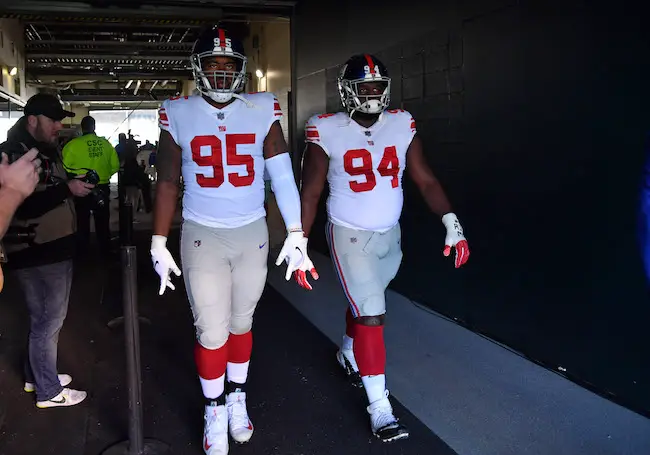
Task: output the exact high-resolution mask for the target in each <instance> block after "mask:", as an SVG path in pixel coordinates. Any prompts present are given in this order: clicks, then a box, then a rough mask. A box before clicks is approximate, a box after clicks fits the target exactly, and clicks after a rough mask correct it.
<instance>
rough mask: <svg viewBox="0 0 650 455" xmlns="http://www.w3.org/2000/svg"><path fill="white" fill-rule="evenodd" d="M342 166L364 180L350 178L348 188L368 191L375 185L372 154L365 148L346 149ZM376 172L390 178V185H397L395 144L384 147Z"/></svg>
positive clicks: (356, 190)
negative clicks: (361, 176)
mask: <svg viewBox="0 0 650 455" xmlns="http://www.w3.org/2000/svg"><path fill="white" fill-rule="evenodd" d="M343 168H344V169H345V172H347V173H348V174H350V175H352V176H360V175H363V176H364V177H365V181H362V182H360V181H357V180H350V189H351V190H352V191H354V192H355V193H362V192H364V191H370V190H372V189H373V188H374V187H375V186H377V178H376V177H375V171H374V166H373V163H372V155H371V154H370V152H369V151H368V150H366V149H354V150H348V151H347V152H345V155H343ZM377 172H379V175H381V176H382V177H390V178H391V182H390V183H391V186H392V187H393V188H397V187H398V186H399V177H398V175H399V158H398V157H397V148H396V147H395V146H390V147H386V148H385V149H384V156H382V158H381V161H380V162H379V166H378V167H377Z"/></svg>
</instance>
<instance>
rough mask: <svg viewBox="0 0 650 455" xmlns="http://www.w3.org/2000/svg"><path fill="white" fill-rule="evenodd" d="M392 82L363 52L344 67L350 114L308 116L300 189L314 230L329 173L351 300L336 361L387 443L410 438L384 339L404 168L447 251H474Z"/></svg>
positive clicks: (300, 276) (339, 264)
mask: <svg viewBox="0 0 650 455" xmlns="http://www.w3.org/2000/svg"><path fill="white" fill-rule="evenodd" d="M390 83H391V80H390V78H389V77H388V72H387V71H386V68H385V67H384V65H383V64H382V63H381V62H380V61H379V60H377V58H375V57H373V56H371V55H356V56H353V57H352V58H350V59H349V60H348V61H347V62H346V63H345V65H344V66H343V68H342V69H341V72H340V74H339V78H338V87H339V92H340V95H341V101H342V103H343V106H344V107H345V109H346V110H347V113H343V112H341V113H337V114H324V115H318V116H314V117H312V118H311V119H310V120H309V121H308V122H307V126H306V130H305V136H306V141H307V148H306V150H305V155H304V160H303V168H302V190H301V197H302V223H303V229H304V231H305V235H308V234H309V232H310V230H311V227H312V225H313V222H314V217H315V215H316V209H317V206H318V200H319V199H320V195H321V192H322V190H323V186H324V183H325V179H327V181H328V182H329V188H330V195H329V198H328V200H327V214H328V220H329V221H328V224H327V240H328V243H329V247H330V253H331V257H332V261H333V262H334V266H335V269H336V271H337V273H338V276H339V280H340V282H341V285H342V286H343V290H344V292H345V295H346V296H347V299H348V301H349V306H348V311H347V314H346V334H345V336H344V338H343V343H342V346H341V349H340V350H339V351H338V353H337V360H338V362H339V363H340V364H341V366H342V367H343V368H344V369H345V370H346V372H347V374H348V375H350V376H351V377H352V378H353V380H354V382H355V384H356V385H359V386H363V387H364V388H365V391H366V393H367V395H368V401H369V403H370V405H369V406H368V408H367V410H368V413H369V414H370V426H371V429H372V432H373V433H374V434H375V435H376V436H377V437H378V438H380V439H381V440H382V441H384V442H387V441H393V440H397V439H402V438H406V437H408V434H409V433H408V430H407V429H406V428H405V427H404V425H402V424H401V423H400V422H399V421H398V419H397V418H396V417H395V416H394V414H393V410H392V407H391V404H390V402H389V400H388V391H387V390H386V381H385V365H386V350H385V347H384V337H383V327H384V314H385V311H386V303H385V291H386V287H387V286H388V284H389V283H390V281H391V280H392V279H393V278H394V277H395V274H396V273H397V270H398V268H399V266H400V263H401V261H402V251H401V248H400V238H401V233H400V226H399V218H400V215H401V213H402V205H403V192H402V176H403V174H404V170H405V169H407V170H408V174H409V176H410V177H411V178H412V179H413V181H414V182H415V183H416V185H417V186H418V188H419V189H420V192H421V193H422V196H423V197H424V199H425V201H426V202H427V204H428V205H429V207H430V209H431V210H432V211H433V212H434V213H435V214H437V215H438V216H440V217H441V219H442V223H443V224H444V226H445V227H446V228H447V237H446V239H445V247H444V249H443V253H444V255H445V256H448V255H449V254H450V251H451V248H455V250H456V267H460V266H461V265H462V264H464V263H465V262H466V261H467V258H468V257H469V249H468V247H467V241H466V240H465V237H464V236H463V230H462V228H461V226H460V223H459V222H458V219H457V217H456V215H454V214H453V213H452V211H451V206H450V204H449V201H448V200H447V196H446V195H445V192H444V191H443V189H442V187H441V185H440V183H439V182H438V180H437V179H436V177H435V176H434V175H433V173H432V172H431V170H430V169H429V166H428V165H427V163H426V160H425V158H424V155H423V152H422V142H421V140H420V138H419V137H418V136H417V135H416V128H415V121H414V120H413V118H412V117H411V114H409V113H408V112H406V111H404V110H402V109H394V110H388V109H387V108H388V105H389V99H390ZM295 276H296V280H297V281H298V283H299V284H302V283H304V282H305V277H304V272H303V271H302V270H299V271H297V272H296V273H295Z"/></svg>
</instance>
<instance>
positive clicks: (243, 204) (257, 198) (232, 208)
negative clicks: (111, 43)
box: [159, 93, 282, 228]
mask: <svg viewBox="0 0 650 455" xmlns="http://www.w3.org/2000/svg"><path fill="white" fill-rule="evenodd" d="M242 96H243V97H244V98H246V99H247V100H248V101H250V102H251V103H252V104H251V105H250V106H249V105H248V104H246V103H245V102H243V101H241V100H239V99H235V101H233V102H232V103H230V104H229V105H227V106H226V107H224V108H223V109H217V108H215V107H214V106H212V105H211V104H209V103H208V102H207V101H205V100H204V99H203V98H202V97H201V96H185V97H176V98H171V99H169V100H166V101H165V102H164V103H163V104H162V107H161V108H160V111H159V125H160V128H161V129H163V130H165V131H168V132H169V133H170V134H171V136H172V137H173V138H174V141H175V142H176V144H178V146H180V148H181V149H182V151H183V159H182V160H183V161H182V167H181V171H182V174H183V184H184V187H185V188H184V194H183V218H184V219H187V220H192V221H194V222H196V223H199V224H202V225H205V226H210V227H216V228H236V227H240V226H244V225H247V224H250V223H252V222H254V221H256V220H258V219H260V218H262V217H264V216H265V215H266V211H265V210H264V153H263V145H264V139H266V136H267V134H268V132H269V129H270V128H271V125H272V124H273V123H274V122H275V121H277V120H280V119H281V118H282V111H281V110H280V103H278V100H277V98H276V97H275V96H274V95H273V94H272V93H254V94H245V95H242Z"/></svg>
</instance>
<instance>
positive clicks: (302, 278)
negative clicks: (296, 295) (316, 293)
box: [293, 239, 318, 291]
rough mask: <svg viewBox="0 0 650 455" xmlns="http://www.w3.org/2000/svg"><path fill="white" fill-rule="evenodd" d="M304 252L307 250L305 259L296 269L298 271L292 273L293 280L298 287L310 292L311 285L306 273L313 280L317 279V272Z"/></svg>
mask: <svg viewBox="0 0 650 455" xmlns="http://www.w3.org/2000/svg"><path fill="white" fill-rule="evenodd" d="M305 240H306V239H305ZM306 251H307V250H306V249H305V259H304V260H303V261H302V264H301V265H300V267H298V270H296V271H294V272H293V278H294V279H295V280H296V283H298V285H300V287H303V288H305V289H307V290H308V291H311V290H312V287H311V284H310V283H309V281H307V272H309V273H310V274H311V277H312V278H313V279H315V280H317V279H318V272H317V271H316V267H314V263H313V262H311V259H310V258H309V256H308V255H307V253H306Z"/></svg>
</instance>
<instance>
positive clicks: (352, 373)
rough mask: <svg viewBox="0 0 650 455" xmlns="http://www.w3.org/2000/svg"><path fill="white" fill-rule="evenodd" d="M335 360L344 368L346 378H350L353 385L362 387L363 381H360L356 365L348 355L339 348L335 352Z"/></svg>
mask: <svg viewBox="0 0 650 455" xmlns="http://www.w3.org/2000/svg"><path fill="white" fill-rule="evenodd" d="M336 360H337V361H338V363H339V365H341V366H342V367H343V369H344V370H345V374H346V375H347V376H348V379H349V380H350V382H351V383H352V385H353V386H354V387H359V388H360V389H362V388H363V381H361V375H360V374H359V369H358V368H355V367H356V365H353V364H352V362H351V361H350V360H349V359H348V357H347V356H346V355H345V354H344V353H343V351H342V350H340V349H339V351H338V352H337V353H336ZM352 361H354V357H353V360H352Z"/></svg>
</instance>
